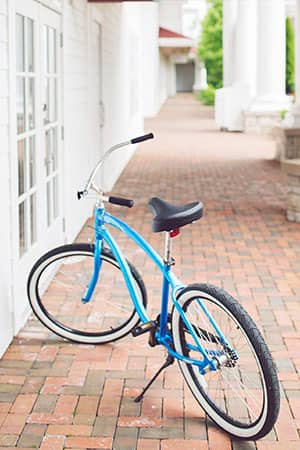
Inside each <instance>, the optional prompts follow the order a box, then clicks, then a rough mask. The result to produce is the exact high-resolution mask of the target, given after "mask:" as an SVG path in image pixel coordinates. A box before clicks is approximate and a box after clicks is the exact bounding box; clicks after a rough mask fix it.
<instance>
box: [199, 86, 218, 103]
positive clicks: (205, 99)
mask: <svg viewBox="0 0 300 450" xmlns="http://www.w3.org/2000/svg"><path fill="white" fill-rule="evenodd" d="M215 93H216V90H215V88H214V87H213V86H208V88H207V89H205V91H200V92H199V100H200V101H201V102H202V103H203V104H204V105H214V104H215Z"/></svg>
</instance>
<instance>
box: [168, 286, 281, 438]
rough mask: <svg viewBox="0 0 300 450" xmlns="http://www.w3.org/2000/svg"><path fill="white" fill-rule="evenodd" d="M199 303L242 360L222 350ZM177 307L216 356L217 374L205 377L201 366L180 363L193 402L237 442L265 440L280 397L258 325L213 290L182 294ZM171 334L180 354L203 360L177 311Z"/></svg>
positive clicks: (188, 290) (204, 288)
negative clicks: (206, 310)
mask: <svg viewBox="0 0 300 450" xmlns="http://www.w3.org/2000/svg"><path fill="white" fill-rule="evenodd" d="M200 300H201V303H202V304H203V305H204V306H205V307H206V308H207V309H208V310H209V312H210V313H211V314H212V316H213V318H214V320H215V321H216V323H217V324H218V326H219V328H220V329H221V330H222V332H223V334H224V336H225V338H226V339H227V341H228V342H229V344H230V348H231V349H234V350H235V351H236V352H237V355H238V359H236V354H234V352H230V350H229V349H228V348H227V349H226V348H224V346H223V345H222V344H221V342H220V339H219V337H218V336H217V335H216V332H215V329H214V328H213V327H212V325H211V323H210V322H209V320H208V317H207V315H206V314H205V313H204V311H203V309H202V307H201V303H200ZM178 302H179V304H180V305H181V307H182V309H183V311H184V312H185V314H186V316H187V317H188V319H189V321H190V323H191V324H192V326H193V328H194V330H195V332H196V334H197V336H198V338H199V339H200V342H201V344H202V345H203V347H204V348H205V349H206V350H208V351H209V350H210V351H212V352H214V354H215V355H216V361H217V364H218V369H217V370H216V371H210V372H208V373H207V374H205V375H202V374H201V373H200V371H199V369H198V368H197V366H195V365H192V364H187V363H185V362H182V361H179V365H180V368H181V371H182V373H183V376H184V378H185V380H186V382H187V384H188V386H189V387H190V389H191V391H192V393H193V395H194V397H195V398H196V400H197V401H198V402H199V404H200V405H201V406H202V408H203V409H204V410H205V411H206V413H207V414H208V415H209V416H210V417H211V419H212V420H214V422H216V423H217V424H218V425H219V426H220V427H221V428H223V429H224V430H225V431H226V432H228V433H230V434H232V435H233V436H236V437H239V438H242V439H253V440H256V439H259V438H261V437H263V436H265V435H266V434H267V433H269V432H270V431H271V429H272V427H273V425H274V424H275V422H276V419H277V417H278V413H279V405H280V394H279V384H278V379H277V375H276V370H275V367H274V363H273V360H272V357H271V355H270V352H269V350H268V348H267V345H266V343H265V341H264V339H263V337H262V335H261V334H260V332H259V330H258V329H257V327H256V325H255V323H254V322H253V320H252V319H251V318H250V317H249V315H248V314H247V312H246V311H245V310H244V309H243V307H242V306H241V305H240V304H239V303H238V302H237V301H236V300H235V299H234V298H233V297H231V296H230V295H229V294H228V293H227V292H225V291H224V290H223V289H219V288H216V287H214V286H211V285H206V284H195V285H191V286H188V287H187V288H186V289H184V290H183V291H181V293H180V294H179V298H178ZM172 333H173V339H174V347H175V350H176V351H177V352H178V353H180V354H183V355H185V356H189V357H191V358H195V359H198V360H199V359H201V358H202V355H201V354H200V356H199V352H198V351H197V350H196V348H195V344H194V340H193V338H192V336H191V333H190V332H189V331H188V329H187V327H186V326H185V324H184V322H183V321H182V319H181V317H180V315H179V313H178V311H177V309H176V308H174V309H173V313H172ZM193 344H194V345H193ZM211 354H212V353H211Z"/></svg>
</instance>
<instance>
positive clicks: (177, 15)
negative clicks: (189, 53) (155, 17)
mask: <svg viewBox="0 0 300 450" xmlns="http://www.w3.org/2000/svg"><path fill="white" fill-rule="evenodd" d="M183 4H184V0H160V3H159V26H160V27H163V28H167V29H168V30H172V31H175V32H176V33H182V28H183V22H182V13H183Z"/></svg>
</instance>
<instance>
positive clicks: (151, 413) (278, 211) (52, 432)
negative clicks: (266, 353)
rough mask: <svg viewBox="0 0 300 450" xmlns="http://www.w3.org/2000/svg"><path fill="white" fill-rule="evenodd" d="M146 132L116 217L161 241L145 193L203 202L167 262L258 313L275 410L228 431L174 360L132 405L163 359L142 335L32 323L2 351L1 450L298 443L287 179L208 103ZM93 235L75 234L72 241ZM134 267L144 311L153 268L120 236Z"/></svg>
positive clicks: (268, 153)
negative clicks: (264, 419) (101, 340)
mask: <svg viewBox="0 0 300 450" xmlns="http://www.w3.org/2000/svg"><path fill="white" fill-rule="evenodd" d="M146 131H153V132H154V133H155V134H156V140H155V141H151V142H148V143H145V144H143V145H141V146H140V147H139V149H138V151H137V152H136V154H135V156H134V158H133V159H132V161H131V162H130V164H129V165H128V167H127V168H126V170H125V171H124V173H123V174H122V176H121V178H120V180H119V182H118V183H117V185H116V186H115V189H114V194H116V195H118V194H119V195H124V196H127V197H129V198H134V199H135V201H136V206H135V208H134V209H132V210H125V209H122V208H114V209H113V211H115V213H116V214H119V215H120V217H121V218H124V219H126V220H127V221H128V223H129V224H130V225H132V226H134V227H135V228H136V229H137V231H139V232H141V233H142V234H143V235H144V236H145V237H146V238H147V239H149V240H150V243H151V244H152V245H153V246H154V247H155V248H156V249H158V250H160V249H161V248H162V236H160V235H159V234H153V233H151V213H150V211H149V210H148V208H147V201H148V199H149V198H150V197H151V196H162V197H163V198H166V199H168V200H170V201H174V202H178V203H180V202H187V201H190V200H195V199H201V200H202V201H203V203H204V205H205V216H204V217H203V219H201V221H199V222H197V223H195V224H194V225H192V226H189V227H185V228H184V229H183V230H182V233H181V236H180V238H177V239H176V240H174V247H175V248H174V256H175V257H176V267H175V271H176V273H177V274H178V275H179V276H182V277H183V279H184V280H185V281H186V282H187V283H188V282H191V281H199V282H200V281H208V282H210V283H213V284H216V285H221V286H223V287H224V288H225V289H227V290H228V291H229V292H230V293H231V294H232V295H234V296H236V297H238V298H239V299H240V301H241V303H242V304H243V305H244V306H245V308H246V309H247V310H248V311H249V312H250V313H251V315H252V316H253V317H254V319H255V320H256V321H257V322H258V324H259V326H260V328H261V330H262V331H263V332H264V335H265V337H266V339H267V342H268V344H269V346H270V348H271V350H272V354H273V357H274V358H275V359H276V363H277V367H278V371H279V378H280V381H281V385H282V407H281V413H280V418H279V421H278V423H277V425H276V428H275V430H274V431H272V433H270V434H269V436H267V437H266V438H265V439H263V440H261V441H259V442H257V443H253V442H249V443H248V442H240V441H232V440H231V439H230V438H229V437H228V436H227V435H226V434H225V433H223V432H222V431H220V430H219V429H218V428H216V427H214V426H213V425H212V424H211V422H209V421H207V420H206V419H205V416H204V414H203V411H202V410H201V408H200V407H199V406H198V405H197V404H196V403H195V401H194V400H193V399H192V397H191V395H190V393H189V392H188V390H187V389H186V386H184V383H183V380H182V377H181V375H180V373H179V370H178V368H177V365H173V366H172V367H171V368H169V369H168V370H167V371H165V372H164V374H163V375H162V376H160V378H159V379H158V380H157V381H156V382H155V384H154V386H153V387H152V388H151V390H150V391H149V392H148V394H147V395H146V397H145V398H144V400H143V401H142V403H141V405H140V404H136V403H134V402H133V398H134V396H135V395H136V394H137V393H139V391H140V389H141V387H142V386H144V385H145V384H146V382H147V380H148V379H149V378H150V377H151V375H152V374H153V373H154V372H155V370H156V368H158V367H159V365H160V364H161V362H162V361H163V351H162V350H161V349H159V348H157V347H156V348H154V349H151V348H149V347H148V346H147V337H146V336H141V337H139V338H136V339H133V338H132V337H128V338H126V339H124V340H121V341H118V342H116V343H113V344H107V345H104V346H98V347H96V346H88V348H87V347H85V346H82V345H76V344H71V343H68V342H64V341H63V340H61V339H59V338H58V337H56V336H54V335H52V334H51V333H48V332H47V330H45V329H44V328H43V327H42V326H41V325H40V324H39V323H38V322H37V321H36V320H35V319H31V320H30V321H29V322H28V323H27V325H26V326H25V327H24V329H23V330H22V331H21V332H20V333H19V335H18V337H17V338H16V339H15V340H14V342H13V343H12V345H11V346H10V347H9V349H8V350H7V352H6V353H5V355H4V356H3V358H2V360H1V361H0V449H2V448H3V449H4V448H5V449H7V448H16V447H18V448H23V449H32V448H41V449H42V450H60V449H67V448H68V449H73V450H74V449H77V450H79V449H99V448H102V449H103V448H105V449H112V448H113V449H116V450H118V449H120V450H135V449H138V450H159V449H160V450H168V449H170V450H176V449H180V450H185V449H187V450H194V449H195V450H208V449H210V450H230V449H233V450H237V449H240V450H252V449H257V450H273V449H274V450H296V449H299V448H300V440H299V429H300V383H299V372H300V314H299V312H300V300H299V295H300V247H299V242H300V225H296V224H292V223H288V222H287V221H286V219H285V211H284V208H285V199H286V188H285V184H284V182H285V179H284V175H283V174H282V173H281V171H280V167H279V164H278V163H277V162H275V161H274V160H272V156H273V152H274V144H273V142H272V141H271V140H268V139H265V138H261V137H255V136H245V135H242V134H236V133H220V132H219V131H217V130H216V128H215V126H214V122H213V119H212V113H211V110H210V109H209V108H204V107H202V108H201V107H200V106H199V104H198V103H197V102H196V101H195V100H194V99H193V97H192V96H190V95H181V96H178V97H177V98H175V99H172V100H169V101H168V102H167V103H166V105H165V106H164V107H163V109H162V111H161V112H160V113H159V115H158V116H157V117H156V118H155V119H151V120H148V122H147V124H146ZM90 235H91V230H90V228H88V227H86V228H85V229H84V230H83V231H82V235H81V236H80V237H79V240H84V239H86V238H87V237H88V236H90ZM121 242H122V244H123V246H124V248H125V249H126V252H127V256H128V258H129V259H130V260H131V261H133V262H134V263H135V264H136V265H137V267H138V269H139V271H140V272H141V273H142V274H143V276H144V280H145V282H146V285H147V289H148V296H149V302H150V308H149V309H150V311H151V312H152V313H153V314H155V313H156V311H157V309H158V307H159V292H160V277H159V274H158V273H157V271H156V270H154V268H153V266H152V264H151V263H150V262H148V261H146V260H145V258H144V256H143V255H142V254H141V251H140V250H137V249H136V248H134V247H132V245H131V244H130V243H128V242H127V241H125V240H123V239H122V240H121Z"/></svg>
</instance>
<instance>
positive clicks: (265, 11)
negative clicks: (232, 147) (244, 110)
mask: <svg viewBox="0 0 300 450" xmlns="http://www.w3.org/2000/svg"><path fill="white" fill-rule="evenodd" d="M285 41H286V37H285V1H284V0H276V1H274V0H259V1H258V4H257V98H256V100H255V101H254V104H253V105H252V107H251V109H252V110H255V111H277V110H280V109H283V108H285V107H287V106H288V104H289V100H288V97H287V96H286V95H285V65H286V63H285Z"/></svg>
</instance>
